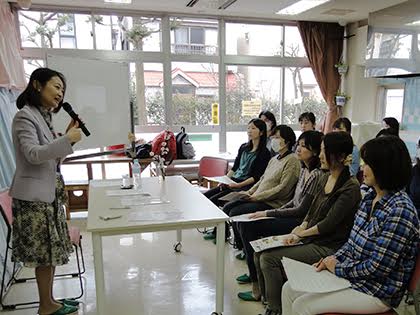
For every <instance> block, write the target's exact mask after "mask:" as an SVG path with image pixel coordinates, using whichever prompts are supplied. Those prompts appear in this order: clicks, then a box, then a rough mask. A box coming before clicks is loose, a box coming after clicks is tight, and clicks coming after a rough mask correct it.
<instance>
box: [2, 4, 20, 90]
mask: <svg viewBox="0 0 420 315" xmlns="http://www.w3.org/2000/svg"><path fill="white" fill-rule="evenodd" d="M25 85H26V81H25V71H24V69H23V60H22V57H21V56H20V44H19V38H18V35H17V30H16V23H15V18H14V16H13V14H12V12H11V10H10V5H9V4H8V3H7V1H0V87H6V88H8V89H12V88H13V89H23V88H24V87H25Z"/></svg>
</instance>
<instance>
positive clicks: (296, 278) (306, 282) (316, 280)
mask: <svg viewBox="0 0 420 315" xmlns="http://www.w3.org/2000/svg"><path fill="white" fill-rule="evenodd" d="M282 264H283V267H284V270H285V271H286V275H287V279H288V281H289V283H290V286H291V287H292V289H293V290H295V291H300V292H309V293H325V292H334V291H339V290H343V289H347V288H350V287H351V284H350V282H349V281H348V280H346V279H343V278H339V277H337V276H336V275H334V274H332V273H331V272H329V271H327V270H323V271H321V272H317V271H316V270H315V267H314V266H311V265H308V264H305V263H302V262H300V261H296V260H293V259H290V258H287V257H283V259H282Z"/></svg>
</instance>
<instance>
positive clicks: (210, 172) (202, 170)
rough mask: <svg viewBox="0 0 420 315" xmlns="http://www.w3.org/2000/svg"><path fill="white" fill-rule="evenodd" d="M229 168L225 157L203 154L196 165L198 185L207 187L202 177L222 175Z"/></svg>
mask: <svg viewBox="0 0 420 315" xmlns="http://www.w3.org/2000/svg"><path fill="white" fill-rule="evenodd" d="M228 169H229V161H228V160H226V159H222V158H218V157H212V156H203V157H202V158H201V160H200V164H199V166H198V185H199V186H204V187H207V188H208V182H207V181H206V180H205V179H204V177H205V176H206V177H213V176H223V175H226V173H227V172H228Z"/></svg>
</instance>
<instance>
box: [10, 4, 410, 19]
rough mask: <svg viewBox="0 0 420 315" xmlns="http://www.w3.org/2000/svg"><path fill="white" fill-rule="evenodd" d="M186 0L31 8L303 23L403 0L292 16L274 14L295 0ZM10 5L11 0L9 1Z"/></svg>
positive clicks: (362, 15)
mask: <svg viewBox="0 0 420 315" xmlns="http://www.w3.org/2000/svg"><path fill="white" fill-rule="evenodd" d="M189 1H190V0H132V3H131V4H129V5H115V4H105V3H104V1H103V0H72V1H68V0H32V2H33V4H34V5H48V6H60V7H67V8H102V9H123V10H133V11H153V12H154V13H156V12H162V13H166V12H169V13H173V14H178V15H182V14H197V15H207V16H228V17H246V18H258V19H260V18H264V19H277V20H307V21H325V22H341V23H348V22H355V21H360V20H363V19H367V18H368V14H369V13H371V12H375V11H378V10H381V9H384V8H387V7H390V6H392V5H396V4H399V3H402V2H405V1H406V0H331V1H329V2H327V3H324V4H323V5H320V6H318V7H315V8H313V9H311V10H308V11H306V12H304V13H301V14H299V15H294V16H287V15H278V14H275V12H277V11H279V10H280V9H282V8H284V7H286V6H288V5H290V4H292V3H294V2H297V0H260V1H255V0H237V1H236V2H235V3H234V4H232V5H231V6H230V7H228V8H227V9H225V10H218V9H217V8H218V7H219V6H220V5H221V4H223V3H225V2H226V1H228V0H198V2H197V3H196V4H195V5H194V7H192V8H188V7H186V4H187V3H188V2H189ZM13 2H14V1H13Z"/></svg>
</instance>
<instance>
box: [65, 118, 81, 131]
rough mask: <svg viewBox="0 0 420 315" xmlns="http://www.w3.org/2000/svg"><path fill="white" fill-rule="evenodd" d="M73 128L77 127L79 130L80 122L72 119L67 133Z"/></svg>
mask: <svg viewBox="0 0 420 315" xmlns="http://www.w3.org/2000/svg"><path fill="white" fill-rule="evenodd" d="M73 127H75V128H79V122H78V121H76V120H74V119H72V120H71V121H70V123H69V125H68V126H67V129H66V133H67V132H69V130H70V129H71V128H73Z"/></svg>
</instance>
